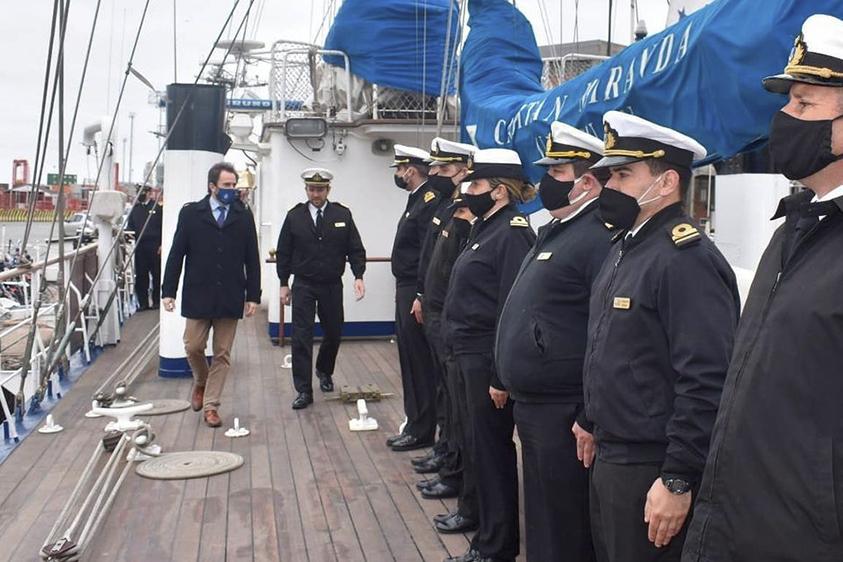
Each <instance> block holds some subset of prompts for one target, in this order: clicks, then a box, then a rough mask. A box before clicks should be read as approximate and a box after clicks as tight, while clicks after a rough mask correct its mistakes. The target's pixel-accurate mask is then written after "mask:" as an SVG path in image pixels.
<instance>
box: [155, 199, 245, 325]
mask: <svg viewBox="0 0 843 562" xmlns="http://www.w3.org/2000/svg"><path fill="white" fill-rule="evenodd" d="M182 263H184V283H183V285H182V291H183V294H182V299H181V314H182V316H184V317H186V318H242V317H243V305H244V301H249V302H256V303H257V302H260V300H261V278H260V275H261V274H260V262H259V256H258V237H257V233H256V231H255V219H254V217H253V216H252V212H251V211H249V210H248V209H247V208H246V207H244V206H243V204H242V203H241V202H239V201H235V202H234V203H232V204H231V205H229V206H228V214H227V216H226V219H225V224H223V226H222V228H220V227H219V226H217V221H216V220H215V219H214V216H213V215H212V214H211V205H210V202H209V198H208V197H207V196H206V197H205V198H204V199H201V200H199V201H196V202H193V203H188V204H186V205H185V206H184V207H182V210H181V211H180V212H179V221H178V225H177V226H176V234H175V235H174V236H173V245H172V247H171V248H170V255H169V256H168V257H167V266H166V269H165V271H164V280H163V282H162V283H161V295H162V296H163V297H164V298H175V297H176V291H177V290H178V286H179V277H181V271H182Z"/></svg>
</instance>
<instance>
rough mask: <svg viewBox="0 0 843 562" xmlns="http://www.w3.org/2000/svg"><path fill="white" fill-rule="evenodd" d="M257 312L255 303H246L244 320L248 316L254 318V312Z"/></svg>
mask: <svg viewBox="0 0 843 562" xmlns="http://www.w3.org/2000/svg"><path fill="white" fill-rule="evenodd" d="M257 310H258V303H256V302H247V303H246V311H245V312H246V318H248V317H249V316H254V314H255V312H256V311H257Z"/></svg>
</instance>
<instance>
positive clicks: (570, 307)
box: [495, 202, 612, 404]
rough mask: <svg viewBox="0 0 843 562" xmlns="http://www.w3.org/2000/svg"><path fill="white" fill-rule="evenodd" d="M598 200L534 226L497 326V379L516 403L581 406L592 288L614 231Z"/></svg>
mask: <svg viewBox="0 0 843 562" xmlns="http://www.w3.org/2000/svg"><path fill="white" fill-rule="evenodd" d="M596 209H597V204H596V202H592V203H590V204H589V205H588V206H587V207H586V208H585V209H583V210H582V211H580V213H579V214H578V215H576V216H575V217H573V218H572V219H571V220H569V221H567V222H559V221H558V220H556V219H554V220H552V221H551V222H550V223H549V224H546V225H544V226H542V227H541V228H539V235H538V240H537V241H536V245H535V246H533V248H532V249H531V250H530V253H528V254H527V257H526V258H524V263H523V264H522V265H521V271H520V272H519V274H518V278H517V279H516V281H515V284H514V285H513V286H512V290H511V291H510V292H509V298H508V299H507V301H506V305H505V306H504V309H503V313H502V314H501V316H500V321H499V323H498V332H497V338H496V346H495V358H496V361H497V372H498V376H499V377H500V379H501V382H503V384H504V386H506V388H507V390H509V392H510V394H511V395H512V397H513V399H515V400H518V401H521V402H566V403H576V404H581V403H582V401H583V397H582V367H583V357H584V356H585V345H586V332H587V330H588V306H589V297H590V296H591V285H592V283H593V282H594V278H595V277H596V276H597V272H598V271H600V266H602V265H603V261H604V260H605V259H606V254H607V253H608V252H609V246H610V238H611V236H612V233H611V232H610V231H609V230H608V228H606V225H604V224H603V222H602V221H601V220H600V218H599V216H598V213H597V212H596Z"/></svg>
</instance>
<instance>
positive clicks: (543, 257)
mask: <svg viewBox="0 0 843 562" xmlns="http://www.w3.org/2000/svg"><path fill="white" fill-rule="evenodd" d="M552 255H553V252H542V253H540V254H539V255H538V257H537V258H536V261H547V260H549V259H550V256H552Z"/></svg>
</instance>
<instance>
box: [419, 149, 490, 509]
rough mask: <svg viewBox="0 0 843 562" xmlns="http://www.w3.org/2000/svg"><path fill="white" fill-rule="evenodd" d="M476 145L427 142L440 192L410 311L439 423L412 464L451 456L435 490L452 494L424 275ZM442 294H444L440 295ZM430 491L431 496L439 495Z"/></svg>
mask: <svg viewBox="0 0 843 562" xmlns="http://www.w3.org/2000/svg"><path fill="white" fill-rule="evenodd" d="M474 151H475V147H474V146H472V145H470V144H463V143H459V142H454V141H450V140H448V139H444V138H441V137H436V138H434V139H433V141H431V143H430V160H429V161H428V164H429V165H430V175H429V176H428V178H427V184H426V187H430V188H431V189H434V190H436V191H438V192H439V194H440V195H441V197H440V198H439V201H438V203H437V208H436V210H435V211H434V213H433V217H432V218H431V220H430V226H429V229H428V233H427V238H426V239H425V241H424V244H423V246H422V252H421V256H420V258H419V280H418V284H417V286H416V300H415V301H414V302H413V314H414V315H415V317H416V321H417V322H419V323H420V324H423V325H424V333H425V335H426V336H427V343H428V345H429V346H430V351H431V354H432V355H433V367H434V371H433V372H434V374H435V377H436V421H437V425H438V426H439V435H438V438H437V440H436V444H435V445H434V446H433V449H432V450H431V452H430V454H429V455H427V456H425V457H421V458H419V459H413V467H414V469H415V471H416V472H418V473H420V474H427V473H434V472H439V471H440V469H443V468H444V465H445V463H446V460H450V461H451V464H452V466H449V467H447V468H444V470H443V471H442V474H440V480H439V482H438V483H441V484H442V486H440V487H439V489H438V491H439V492H440V493H444V494H445V495H452V494H453V493H455V491H456V490H457V489H458V488H459V486H460V470H459V467H458V466H456V465H455V463H456V459H457V455H456V451H455V450H453V448H451V450H450V451H449V440H450V435H449V431H450V428H449V424H448V417H449V415H448V407H447V404H448V390H447V387H446V384H445V366H444V364H445V354H444V351H443V348H442V338H441V335H440V333H441V331H442V323H441V321H440V320H441V315H442V305H443V304H444V302H443V301H441V300H438V299H433V300H432V301H431V302H430V303H428V302H427V300H426V299H425V296H424V293H425V279H426V277H427V275H428V272H429V270H430V267H431V266H433V264H432V258H433V250H434V247H435V245H436V240H437V239H438V238H439V235H440V234H441V232H442V230H443V229H444V228H445V227H446V226H447V225H448V224H449V223H450V221H451V217H452V216H453V214H454V211H455V210H456V207H455V206H454V199H455V198H457V196H459V185H460V183H461V182H462V180H463V178H465V176H466V175H467V173H468V160H469V158H470V157H471V155H472V154H473V153H474ZM451 265H453V263H450V264H446V263H438V264H437V265H436V266H434V267H440V268H442V267H447V268H448V269H449V270H450V266H451ZM443 296H444V295H443ZM424 482H425V483H428V482H435V479H429V480H425V481H424ZM438 496H439V494H437V493H436V492H433V495H432V496H430V497H438Z"/></svg>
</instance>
